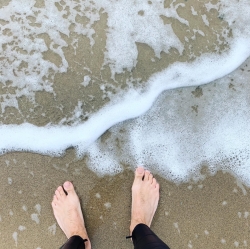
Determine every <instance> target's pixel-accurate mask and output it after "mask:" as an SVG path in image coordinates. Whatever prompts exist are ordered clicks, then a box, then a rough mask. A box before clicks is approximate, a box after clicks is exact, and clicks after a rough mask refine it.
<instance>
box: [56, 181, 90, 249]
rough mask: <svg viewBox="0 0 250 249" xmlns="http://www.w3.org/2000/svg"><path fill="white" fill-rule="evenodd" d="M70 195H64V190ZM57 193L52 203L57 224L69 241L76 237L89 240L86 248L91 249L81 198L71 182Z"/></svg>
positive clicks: (65, 184) (58, 189) (59, 188)
mask: <svg viewBox="0 0 250 249" xmlns="http://www.w3.org/2000/svg"><path fill="white" fill-rule="evenodd" d="M63 188H64V189H65V191H66V192H67V194H68V195H66V194H65V193H64V190H63ZM63 188H62V186H59V187H58V188H57V190H56V191H55V195H54V198H53V201H52V203H51V205H52V208H53V212H54V215H55V218H56V220H57V223H58V224H59V226H60V227H61V229H62V230H63V232H64V233H65V235H66V236H67V238H68V239H69V238H70V237H72V236H74V235H78V236H80V237H82V238H83V239H88V241H87V242H85V248H86V249H91V244H90V241H89V238H88V234H87V231H86V228H85V225H84V219H83V215H82V210H81V205H80V202H79V198H78V196H77V194H76V192H75V190H74V186H73V184H72V183H71V182H68V181H67V182H65V183H64V184H63Z"/></svg>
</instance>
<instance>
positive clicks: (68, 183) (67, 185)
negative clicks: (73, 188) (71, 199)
mask: <svg viewBox="0 0 250 249" xmlns="http://www.w3.org/2000/svg"><path fill="white" fill-rule="evenodd" d="M70 185H71V183H70V182H68V181H67V182H65V183H64V184H63V186H64V187H66V188H68V187H70Z"/></svg>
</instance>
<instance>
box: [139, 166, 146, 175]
mask: <svg viewBox="0 0 250 249" xmlns="http://www.w3.org/2000/svg"><path fill="white" fill-rule="evenodd" d="M137 172H138V173H139V174H142V173H143V172H144V168H143V167H142V166H140V167H138V168H137Z"/></svg>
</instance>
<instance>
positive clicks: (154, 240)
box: [132, 224, 170, 249]
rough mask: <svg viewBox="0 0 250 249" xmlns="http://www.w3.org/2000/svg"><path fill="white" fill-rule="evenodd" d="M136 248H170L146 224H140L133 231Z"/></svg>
mask: <svg viewBox="0 0 250 249" xmlns="http://www.w3.org/2000/svg"><path fill="white" fill-rule="evenodd" d="M132 239H133V243H134V247H135V249H170V248H169V247H168V246H167V245H166V244H165V243H164V242H163V241H162V240H160V239H159V238H158V237H157V236H156V234H155V233H153V231H152V230H151V229H150V228H149V227H148V226H146V225H145V224H138V225H137V226H136V227H135V228H134V231H133V232H132Z"/></svg>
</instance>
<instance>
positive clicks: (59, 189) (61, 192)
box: [57, 186, 66, 197]
mask: <svg viewBox="0 0 250 249" xmlns="http://www.w3.org/2000/svg"><path fill="white" fill-rule="evenodd" d="M57 190H58V192H59V194H60V196H61V197H64V196H66V194H65V192H64V190H63V188H62V186H59V187H58V188H57Z"/></svg>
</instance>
